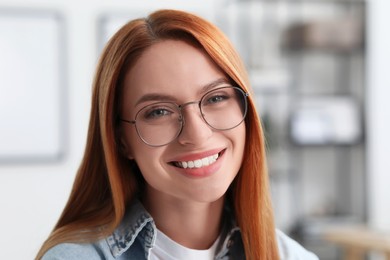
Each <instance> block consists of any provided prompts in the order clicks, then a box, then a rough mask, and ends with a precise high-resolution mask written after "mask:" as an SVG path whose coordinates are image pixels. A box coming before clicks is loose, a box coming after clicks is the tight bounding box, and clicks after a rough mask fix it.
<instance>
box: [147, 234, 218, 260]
mask: <svg viewBox="0 0 390 260" xmlns="http://www.w3.org/2000/svg"><path fill="white" fill-rule="evenodd" d="M218 241H219V237H218V239H217V240H216V241H215V242H214V244H213V245H212V246H211V247H210V248H209V249H206V250H197V249H190V248H187V247H185V246H182V245H180V244H178V243H176V242H175V241H173V240H172V239H170V238H169V237H168V236H166V235H165V234H164V233H162V232H161V231H160V230H158V229H157V237H156V243H155V245H154V247H153V248H152V249H151V251H150V260H183V259H185V260H199V259H202V260H203V259H205V260H212V259H214V257H215V252H216V250H217V245H218Z"/></svg>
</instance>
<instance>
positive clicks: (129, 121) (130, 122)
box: [119, 118, 135, 125]
mask: <svg viewBox="0 0 390 260" xmlns="http://www.w3.org/2000/svg"><path fill="white" fill-rule="evenodd" d="M119 120H120V121H122V122H125V123H129V124H133V125H134V124H135V120H126V119H122V118H120V119H119Z"/></svg>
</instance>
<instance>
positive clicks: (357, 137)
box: [289, 96, 363, 146]
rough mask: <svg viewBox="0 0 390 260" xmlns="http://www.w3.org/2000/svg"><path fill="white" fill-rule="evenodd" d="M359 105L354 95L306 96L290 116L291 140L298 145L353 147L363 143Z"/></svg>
mask: <svg viewBox="0 0 390 260" xmlns="http://www.w3.org/2000/svg"><path fill="white" fill-rule="evenodd" d="M362 121H363V120H362V113H361V111H360V107H359V105H358V102H357V101H356V100H354V99H353V98H352V97H350V96H312V97H304V98H301V99H300V100H299V101H297V104H296V106H295V108H294V109H293V111H292V112H291V117H290V124H289V125H290V129H289V132H290V137H291V140H292V142H293V143H294V144H297V145H311V146H321V145H353V144H357V143H359V142H360V141H362V138H363V122H362Z"/></svg>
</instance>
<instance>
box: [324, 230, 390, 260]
mask: <svg viewBox="0 0 390 260" xmlns="http://www.w3.org/2000/svg"><path fill="white" fill-rule="evenodd" d="M324 239H325V240H327V241H329V242H332V243H334V244H336V245H338V246H340V247H341V248H342V249H343V250H344V259H346V260H352V259H353V260H359V259H362V260H363V259H364V255H365V254H366V253H368V252H371V251H375V252H379V253H382V254H383V255H384V256H385V259H386V260H390V234H389V233H381V232H378V231H375V230H372V229H369V228H367V227H364V226H357V227H345V228H343V227H338V228H332V229H328V230H326V231H325V232H324Z"/></svg>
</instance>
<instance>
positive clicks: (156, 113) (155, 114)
mask: <svg viewBox="0 0 390 260" xmlns="http://www.w3.org/2000/svg"><path fill="white" fill-rule="evenodd" d="M170 114H172V112H170V111H168V110H166V109H163V108H158V109H154V110H151V111H148V112H147V113H146V114H145V115H144V117H145V119H153V118H159V117H163V116H167V115H170Z"/></svg>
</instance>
